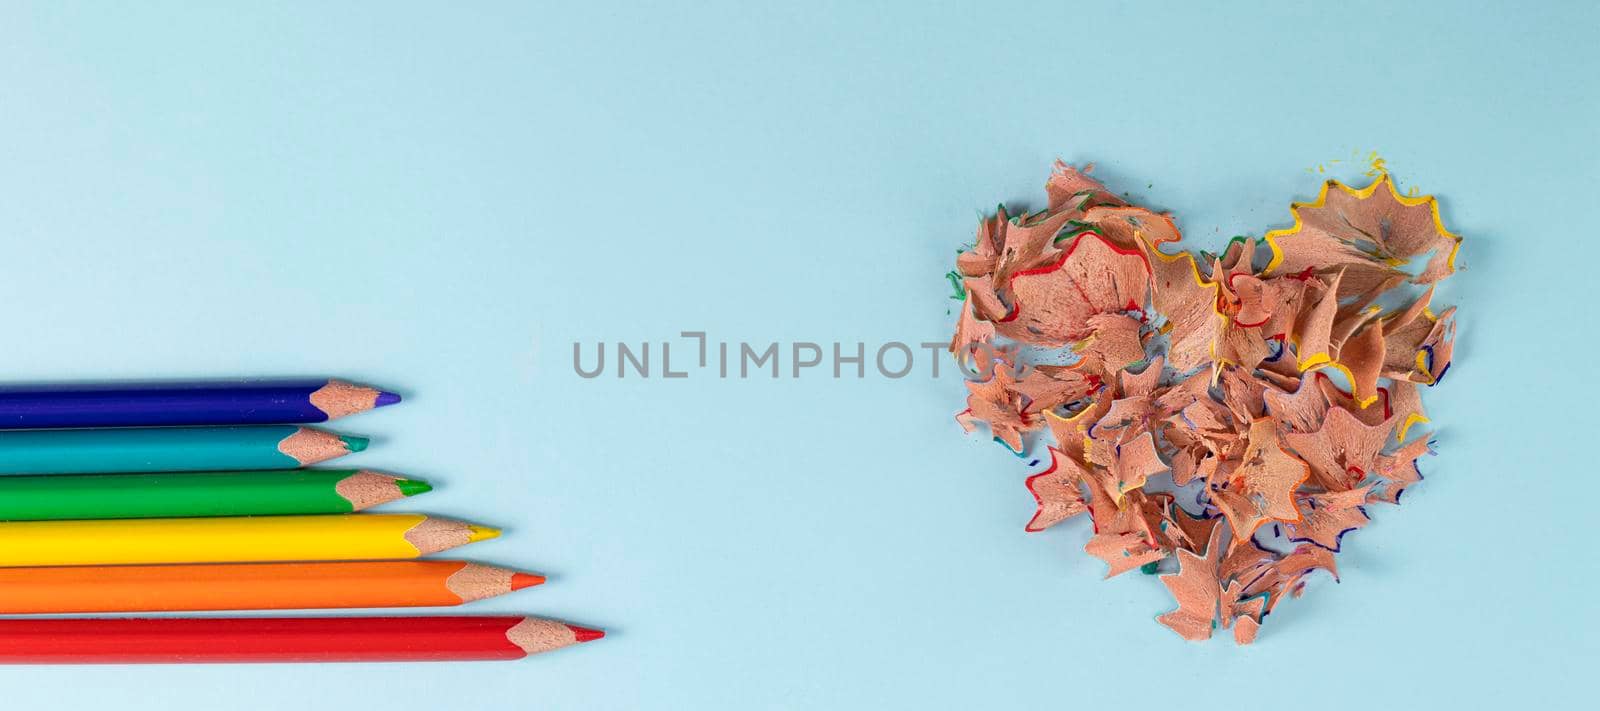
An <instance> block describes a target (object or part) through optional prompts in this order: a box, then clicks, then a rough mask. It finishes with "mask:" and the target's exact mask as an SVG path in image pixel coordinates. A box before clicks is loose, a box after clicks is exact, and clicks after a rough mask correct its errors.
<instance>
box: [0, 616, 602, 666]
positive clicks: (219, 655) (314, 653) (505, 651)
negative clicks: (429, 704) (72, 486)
mask: <svg viewBox="0 0 1600 711" xmlns="http://www.w3.org/2000/svg"><path fill="white" fill-rule="evenodd" d="M603 636H605V633H604V632H601V631H599V630H591V629H586V628H583V627H577V626H574V625H569V624H565V623H562V622H557V621H555V620H546V619H541V618H538V617H246V618H153V619H144V618H132V619H45V620H30V619H8V620H0V664H188V663H204V664H216V663H255V662H446V661H477V660H498V659H521V658H523V657H526V656H528V655H530V654H538V653H540V652H548V651H550V650H552V649H559V648H561V647H566V646H569V645H572V644H577V643H579V642H588V641H590V640H594V639H599V638H601V637H603Z"/></svg>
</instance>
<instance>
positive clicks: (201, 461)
mask: <svg viewBox="0 0 1600 711" xmlns="http://www.w3.org/2000/svg"><path fill="white" fill-rule="evenodd" d="M366 448H367V439H366V438H365V437H348V436H340V435H336V434H333V433H331V432H324V431H322V430H319V429H313V428H310V427H299V426H296V425H264V426H259V427H121V428H114V429H99V430H87V429H85V430H33V431H26V432H15V431H13V432H0V474H95V473H121V472H192V471H211V470H240V469H298V468H300V467H303V466H307V465H311V464H316V463H317V462H322V461H326V460H329V459H333V458H334V457H342V456H344V455H346V454H349V453H351V452H359V451H361V450H363V449H366Z"/></svg>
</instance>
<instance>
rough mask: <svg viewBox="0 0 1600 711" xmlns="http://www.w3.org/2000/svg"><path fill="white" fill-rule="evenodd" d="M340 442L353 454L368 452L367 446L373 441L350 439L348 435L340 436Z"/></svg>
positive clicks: (363, 438) (359, 438)
mask: <svg viewBox="0 0 1600 711" xmlns="http://www.w3.org/2000/svg"><path fill="white" fill-rule="evenodd" d="M339 441H340V442H343V443H344V448H345V449H347V450H349V451H352V452H361V451H365V450H366V448H367V444H369V443H370V442H371V441H372V440H369V439H367V438H366V437H349V436H346V435H339Z"/></svg>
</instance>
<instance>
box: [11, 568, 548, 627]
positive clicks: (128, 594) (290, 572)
mask: <svg viewBox="0 0 1600 711" xmlns="http://www.w3.org/2000/svg"><path fill="white" fill-rule="evenodd" d="M543 582H544V578H543V577H541V576H538V575H531V574H528V573H518V572H515V571H511V570H506V569H504V568H496V567H493V566H487V565H480V564H477V563H468V562H465V561H459V560H424V561H411V560H396V561H372V562H348V563H347V562H337V563H220V564H208V565H126V566H72V567H56V568H0V614H5V615H19V614H65V613H96V612H192V611H202V610H313V609H335V608H352V607H430V606H440V607H445V606H453V605H460V604H462V603H466V602H472V601H473V600H482V599H484V598H488V597H494V596H497V595H504V594H506V593H508V592H511V591H513V590H521V589H523V588H526V587H531V586H534V585H538V584H540V583H543Z"/></svg>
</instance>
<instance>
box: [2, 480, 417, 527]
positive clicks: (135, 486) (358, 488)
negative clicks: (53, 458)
mask: <svg viewBox="0 0 1600 711" xmlns="http://www.w3.org/2000/svg"><path fill="white" fill-rule="evenodd" d="M432 488H433V487H430V486H428V484H427V483H426V482H422V481H417V480H415V479H402V478H400V477H396V476H390V475H388V474H379V473H377V472H371V471H365V470H360V469H301V470H296V471H241V472H188V473H177V474H170V473H162V474H73V475H63V476H7V477H0V521H57V520H70V519H104V518H188V517H197V516H270V515H275V514H337V513H351V512H355V511H361V510H363V509H367V508H371V507H373V506H377V505H378V504H383V503H388V502H390V501H394V500H397V499H401V498H405V497H408V496H415V495H417V494H421V493H424V492H427V491H430V490H432Z"/></svg>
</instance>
